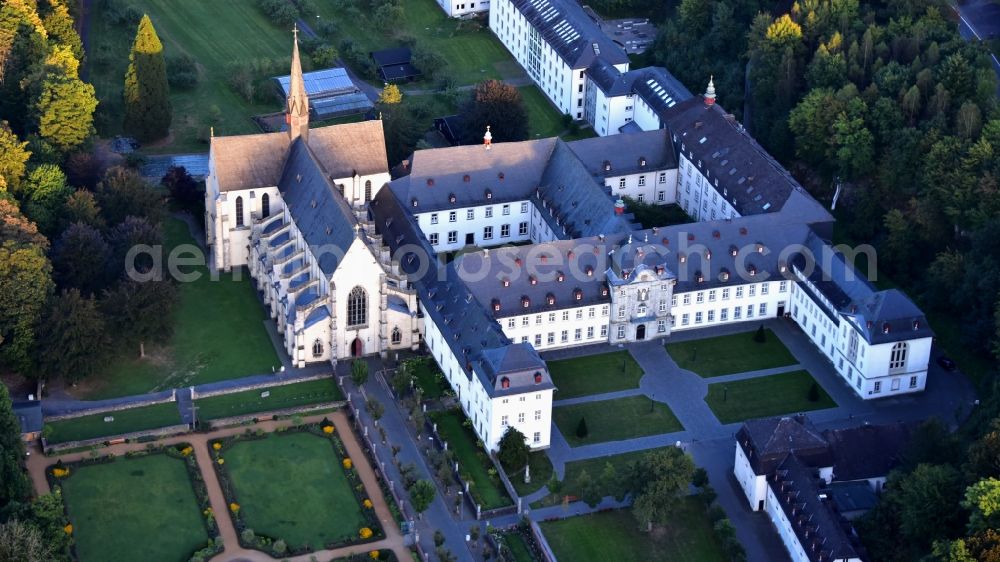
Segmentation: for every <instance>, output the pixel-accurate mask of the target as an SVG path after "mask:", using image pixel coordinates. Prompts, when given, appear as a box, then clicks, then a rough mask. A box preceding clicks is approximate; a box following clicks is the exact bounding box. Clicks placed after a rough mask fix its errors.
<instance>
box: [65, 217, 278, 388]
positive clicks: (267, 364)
mask: <svg viewBox="0 0 1000 562" xmlns="http://www.w3.org/2000/svg"><path fill="white" fill-rule="evenodd" d="M163 229H164V235H165V237H166V246H167V248H171V249H173V248H175V247H177V246H178V245H180V244H194V239H193V238H191V234H190V232H189V231H188V228H187V225H186V224H185V223H184V222H183V221H180V220H177V219H168V220H166V221H164V224H163ZM167 255H169V253H168V252H166V251H165V252H164V262H166V256H167ZM180 269H181V270H182V272H184V273H187V272H198V273H200V274H201V276H200V277H199V278H198V279H197V280H196V281H192V282H182V283H178V290H179V298H178V302H177V304H176V306H175V307H174V330H173V336H172V337H170V338H169V340H168V341H167V342H162V343H163V344H164V345H162V346H159V345H156V344H157V343H160V342H150V343H147V345H146V352H147V357H146V358H145V359H140V358H139V357H138V351H139V350H138V349H136V350H124V353H126V354H127V355H126V356H124V357H120V358H119V359H118V360H116V361H113V362H112V363H111V364H110V365H109V366H108V369H107V371H105V372H104V373H101V374H99V375H97V376H94V377H92V380H89V381H86V382H85V383H84V384H81V385H80V387H79V388H78V389H77V390H76V394H77V395H79V397H81V398H85V399H89V400H99V399H104V398H113V397H116V396H126V395H130V394H142V393H146V392H153V391H158V390H165V389H169V388H179V387H183V386H189V385H196V384H202V383H207V382H215V381H220V380H225V379H231V378H238V377H243V376H248V375H259V374H262V373H269V372H272V370H274V369H277V368H279V367H280V366H281V361H280V360H279V359H278V354H277V352H275V350H274V346H273V345H272V344H271V339H270V338H269V337H268V335H267V330H266V329H265V328H264V322H265V321H268V322H269V321H270V320H268V319H267V315H266V314H265V312H264V308H263V305H262V304H261V303H260V301H259V300H258V299H257V295H256V294H255V289H254V287H253V283H252V281H251V279H250V273H249V272H247V271H246V270H245V269H244V270H237V271H234V272H233V273H219V274H218V276H217V279H216V280H213V279H212V278H211V275H210V274H209V271H208V268H207V267H204V266H196V267H183V268H180Z"/></svg>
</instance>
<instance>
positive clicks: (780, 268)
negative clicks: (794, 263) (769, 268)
mask: <svg viewBox="0 0 1000 562" xmlns="http://www.w3.org/2000/svg"><path fill="white" fill-rule="evenodd" d="M778 271H780V272H781V273H784V272H786V271H788V266H787V265H786V264H785V262H781V263H779V264H778Z"/></svg>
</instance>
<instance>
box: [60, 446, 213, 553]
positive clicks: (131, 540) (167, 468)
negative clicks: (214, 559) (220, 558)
mask: <svg viewBox="0 0 1000 562" xmlns="http://www.w3.org/2000/svg"><path fill="white" fill-rule="evenodd" d="M62 489H63V498H64V500H65V502H66V511H67V512H68V513H69V518H70V521H71V522H72V524H73V538H74V540H75V542H76V553H77V557H78V558H79V560H81V561H82V562H92V561H94V562H96V561H99V560H163V561H164V562H183V561H185V560H188V558H189V557H190V556H191V555H192V554H193V553H194V552H195V551H196V550H198V549H200V548H202V547H204V546H205V544H206V543H207V542H208V533H207V531H206V530H205V525H204V523H203V522H202V514H201V510H200V508H199V507H198V502H197V499H196V498H195V495H194V491H192V489H191V484H190V481H189V479H188V473H187V468H186V467H185V466H184V461H183V460H181V459H175V458H171V457H168V456H167V455H165V454H152V455H149V456H145V457H138V458H131V459H117V460H115V461H114V462H111V463H107V464H95V465H90V466H83V467H79V468H75V469H73V473H71V474H70V476H69V477H67V478H66V479H65V480H63V481H62Z"/></svg>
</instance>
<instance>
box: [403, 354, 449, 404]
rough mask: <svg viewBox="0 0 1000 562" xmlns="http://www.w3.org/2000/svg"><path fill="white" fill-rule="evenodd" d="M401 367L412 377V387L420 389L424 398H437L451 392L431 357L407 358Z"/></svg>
mask: <svg viewBox="0 0 1000 562" xmlns="http://www.w3.org/2000/svg"><path fill="white" fill-rule="evenodd" d="M403 369H404V370H405V371H406V372H407V373H409V375H410V376H411V377H412V379H413V385H414V387H415V388H419V389H420V393H421V397H422V398H423V399H424V400H437V399H438V398H441V397H442V396H444V395H445V394H447V393H451V386H449V385H448V381H447V380H445V378H444V373H442V372H441V368H440V367H438V364H437V362H435V361H434V358H433V357H414V358H413V359H407V360H406V361H405V363H404V366H403Z"/></svg>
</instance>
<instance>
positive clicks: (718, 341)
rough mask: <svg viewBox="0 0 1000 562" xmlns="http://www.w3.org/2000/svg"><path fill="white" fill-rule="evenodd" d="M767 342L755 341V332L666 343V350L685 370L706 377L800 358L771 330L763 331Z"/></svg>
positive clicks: (790, 363) (729, 373)
mask: <svg viewBox="0 0 1000 562" xmlns="http://www.w3.org/2000/svg"><path fill="white" fill-rule="evenodd" d="M764 332H765V333H766V340H765V341H764V343H758V342H756V341H754V339H753V338H754V334H755V332H741V333H739V334H730V335H728V336H718V337H714V338H705V339H702V340H692V341H684V342H677V343H668V344H667V353H669V354H670V357H672V358H673V360H674V361H676V362H677V364H678V365H679V366H680V368H682V369H687V370H688V371H692V372H694V373H696V374H698V375H701V376H703V377H717V376H720V375H732V374H735V373H746V372H749V371H759V370H761V369H771V368H774V367H785V366H788V365H794V364H796V363H797V362H798V361H796V360H795V357H794V356H792V353H791V352H790V351H788V348H786V347H785V344H783V343H781V340H780V339H778V336H776V335H774V332H772V331H771V330H764Z"/></svg>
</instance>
